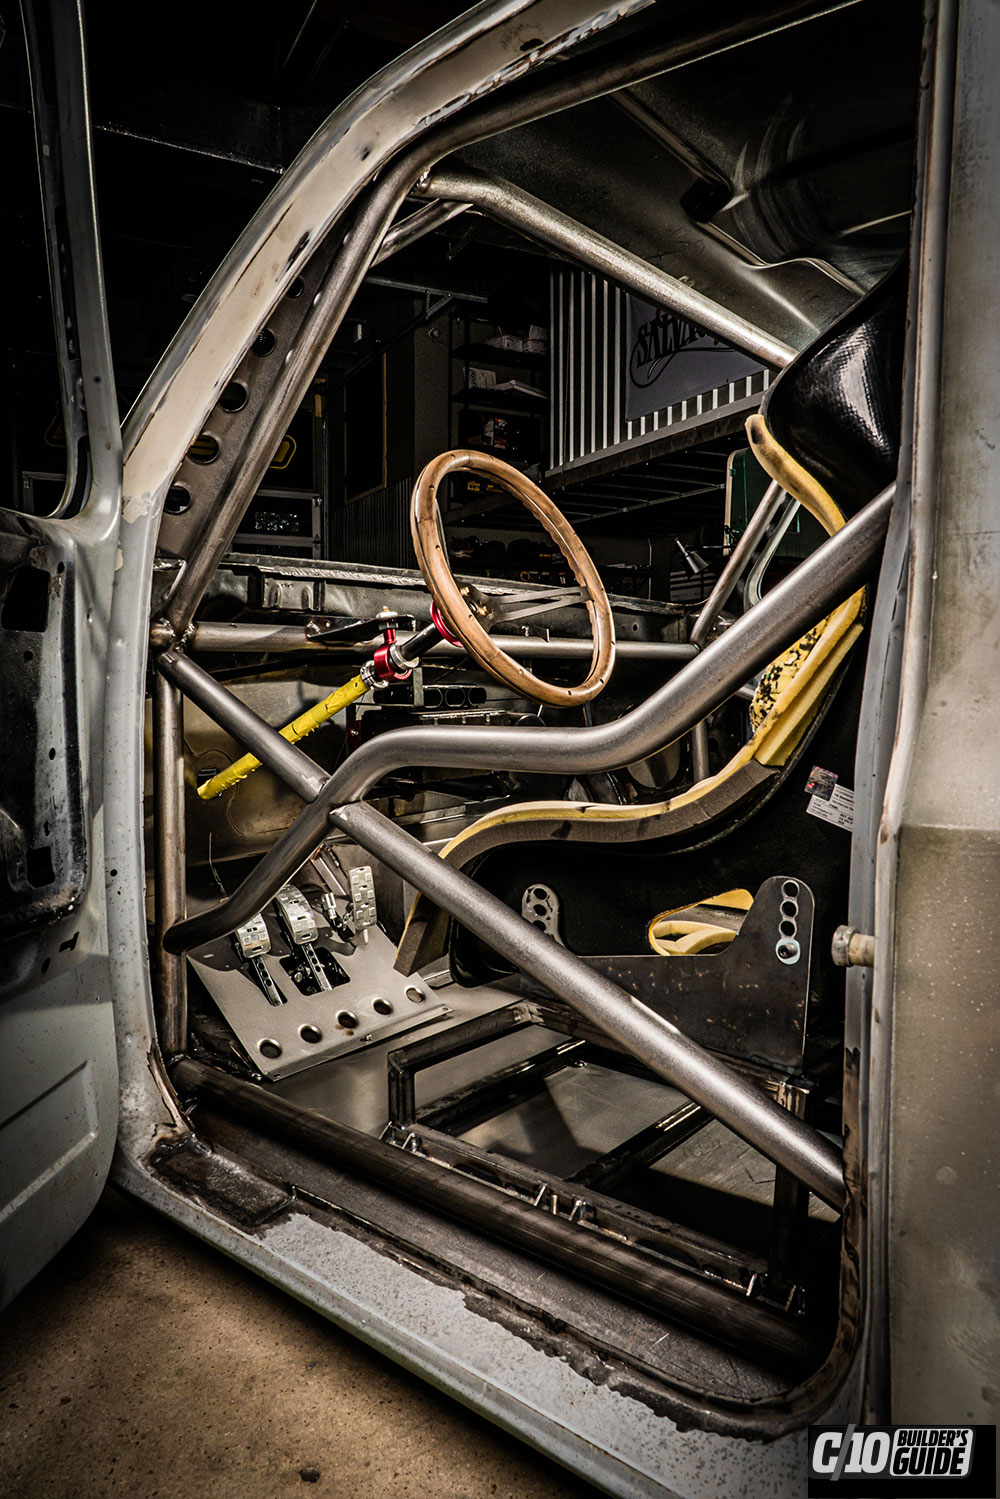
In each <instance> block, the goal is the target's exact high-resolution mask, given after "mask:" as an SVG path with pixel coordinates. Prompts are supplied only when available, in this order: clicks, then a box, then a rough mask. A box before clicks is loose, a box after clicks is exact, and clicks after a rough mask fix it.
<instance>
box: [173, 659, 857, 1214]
mask: <svg viewBox="0 0 1000 1499" xmlns="http://www.w3.org/2000/svg"><path fill="white" fill-rule="evenodd" d="M160 669H161V671H162V672H163V674H164V675H165V676H167V677H168V678H169V679H170V680H171V681H173V682H175V683H176V685H177V686H179V687H181V688H182V689H184V690H187V689H189V687H190V686H191V685H192V684H193V683H194V682H195V681H197V680H198V678H204V680H205V681H207V682H208V683H210V684H211V687H212V689H214V690H213V691H212V692H211V693H209V694H207V695H204V694H201V695H200V696H201V706H203V707H205V708H206V710H207V711H208V712H209V713H210V714H211V716H212V717H214V718H216V719H217V720H218V721H219V722H220V723H221V725H222V727H224V728H226V729H227V730H229V731H230V732H232V733H234V734H236V735H237V736H238V737H239V738H240V739H241V741H242V742H243V743H245V744H248V745H249V746H250V747H251V748H252V749H253V751H254V753H255V754H256V755H257V756H258V758H259V759H260V760H262V761H263V762H264V763H265V764H270V765H271V767H272V768H273V769H274V770H276V771H277V772H278V774H283V773H284V771H285V769H286V768H287V766H288V762H289V760H290V759H293V758H294V759H298V760H301V761H302V762H303V765H302V767H301V768H300V770H299V772H298V774H297V776H296V777H295V781H294V784H295V786H296V789H298V788H299V787H302V788H305V787H307V786H308V785H309V784H310V782H313V781H314V780H315V777H316V772H317V767H316V766H315V764H314V763H313V761H311V760H310V759H309V757H308V756H307V755H304V754H302V752H301V751H300V750H298V749H296V747H295V746H294V745H290V744H288V743H287V741H286V740H284V739H282V738H281V735H280V734H278V732H277V731H276V730H275V729H272V728H271V727H270V725H268V724H265V723H264V722H263V720H261V719H259V718H257V715H256V714H255V713H253V711H252V710H251V709H250V708H247V707H246V706H245V705H244V704H243V703H240V702H239V701H238V700H237V699H236V698H235V697H233V695H232V694H231V693H230V692H228V691H227V689H226V688H224V687H222V686H220V685H219V684H218V683H216V682H213V681H212V679H211V678H210V677H208V676H207V674H205V673H202V672H201V670H200V668H199V667H196V666H194V665H193V663H191V662H190V661H187V660H185V658H184V657H182V656H178V655H176V654H175V653H174V652H172V651H168V652H164V654H163V656H162V657H161V659H160ZM193 674H197V675H196V676H195V675H193ZM201 685H202V687H204V682H202V684H201ZM192 695H193V694H192ZM539 732H542V731H539ZM333 779H334V778H333V777H331V779H330V781H328V782H327V785H326V791H327V793H328V791H329V787H330V785H331V782H332V780H333ZM309 812H310V813H311V814H312V813H315V814H316V815H314V816H309V817H307V819H306V823H307V826H308V828H309V832H310V835H311V836H310V844H309V846H310V848H314V847H315V846H316V843H317V842H318V841H319V838H317V836H316V834H317V832H319V836H320V838H321V837H322V836H323V833H324V831H325V830H326V828H327V827H328V826H329V824H332V825H333V826H334V827H336V828H339V829H340V830H341V831H343V832H345V833H346V834H347V835H348V837H350V838H351V839H353V841H354V842H356V843H358V844H359V845H360V846H361V847H362V848H366V849H367V850H368V851H369V852H371V853H373V854H375V855H376V856H377V857H378V858H380V859H382V860H383V861H384V862H385V863H386V864H388V865H389V867H390V868H391V869H394V870H396V872H397V873H398V874H400V875H401V876H402V877H403V878H404V879H406V880H408V881H409V882H410V883H411V884H413V885H415V886H416V888H417V889H418V890H422V891H424V892H425V894H427V895H428V896H430V897H431V899H432V900H435V901H436V902H437V903H438V905H440V906H441V907H442V908H443V909H444V910H446V911H448V912H449V913H450V914H451V915H452V916H454V917H455V918H456V919H457V920H459V921H461V922H462V923H463V925H465V926H467V927H468V928H469V929H470V931H473V932H475V933H476V934H477V935H478V936H480V937H482V938H483V939H484V940H485V941H487V942H488V943H489V944H490V946H491V947H494V948H496V950H497V951H498V952H500V953H502V954H503V955H504V956H505V957H507V958H509V959H510V960H511V961H512V962H513V963H514V964H515V965H516V966H517V967H518V968H520V969H523V971H524V972H526V973H530V974H531V975H532V977H534V978H535V979H537V980H538V981H539V982H540V983H542V984H544V985H545V986H546V987H547V988H548V989H550V990H551V991H552V992H553V993H554V994H556V995H558V996H559V997H560V998H562V999H564V1000H566V1002H567V1003H568V1004H571V1005H572V1006H573V1008H574V1009H576V1010H578V1011H579V1013H580V1014H582V1015H584V1016H586V1018H587V1019H589V1020H591V1021H593V1023H594V1024H595V1025H597V1026H599V1027H600V1028H601V1030H603V1031H604V1032H605V1034H606V1035H608V1036H609V1037H610V1038H611V1039H612V1040H613V1041H615V1042H616V1043H617V1044H618V1045H620V1046H621V1047H623V1048H624V1050H626V1051H627V1052H629V1053H630V1054H631V1055H633V1056H636V1057H638V1058H639V1060H640V1061H642V1062H643V1063H644V1065H646V1066H648V1067H649V1068H651V1069H652V1070H653V1071H654V1072H656V1073H658V1074H659V1076H661V1077H663V1078H665V1079H666V1081H667V1082H669V1083H671V1084H672V1085H673V1086H675V1087H677V1088H680V1089H681V1091H682V1092H683V1093H685V1094H686V1095H687V1096H688V1097H689V1098H692V1099H694V1101H695V1102H696V1103H700V1104H702V1106H703V1107H704V1108H706V1109H708V1110H709V1111H710V1112H711V1113H712V1114H713V1115H714V1116H715V1117H716V1118H717V1119H719V1120H720V1121H721V1122H722V1123H723V1124H725V1125H727V1126H728V1127H729V1128H730V1129H732V1130H733V1131H734V1132H735V1133H736V1134H738V1135H739V1136H740V1137H741V1139H744V1140H746V1141H747V1142H748V1143H749V1144H751V1145H753V1146H754V1147H755V1148H756V1149H757V1150H759V1151H760V1152H761V1153H762V1154H763V1155H766V1156H767V1157H768V1159H769V1160H771V1161H773V1162H774V1163H775V1165H778V1166H784V1167H785V1168H786V1169H787V1170H788V1171H790V1172H791V1173H792V1174H793V1175H794V1176H795V1177H796V1179H797V1180H799V1181H802V1182H804V1183H805V1185H806V1186H808V1187H809V1188H810V1190H812V1191H814V1192H816V1193H817V1195H818V1196H820V1197H822V1199H823V1201H824V1202H828V1203H829V1204H830V1205H831V1206H832V1207H835V1208H841V1207H842V1206H843V1203H844V1178H843V1169H842V1166H841V1162H840V1155H839V1152H838V1151H837V1150H836V1149H835V1148H834V1146H832V1145H831V1144H830V1142H829V1141H828V1140H826V1139H825V1138H824V1137H823V1136H822V1135H821V1134H819V1132H818V1131H816V1130H814V1129H813V1128H812V1127H811V1126H810V1125H807V1124H805V1123H803V1121H802V1120H800V1119H797V1118H795V1117H794V1115H791V1114H789V1113H788V1112H787V1111H786V1110H785V1109H783V1108H781V1107H780V1105H778V1104H776V1103H774V1102H773V1101H772V1100H771V1099H770V1098H768V1097H767V1096H766V1095H765V1094H764V1093H762V1092H761V1091H760V1090H759V1089H758V1088H756V1087H755V1086H754V1084H753V1083H751V1082H749V1081H748V1080H747V1079H746V1078H744V1077H741V1076H740V1075H739V1074H737V1073H735V1072H733V1070H732V1069H731V1068H730V1067H728V1066H727V1065H726V1064H725V1062H722V1061H720V1059H719V1058H718V1057H715V1056H713V1055H712V1053H711V1052H708V1051H706V1050H705V1049H704V1048H703V1047H701V1046H699V1045H698V1044H697V1043H696V1042H694V1041H692V1040H690V1039H689V1038H688V1037H687V1036H685V1035H684V1034H683V1032H681V1031H679V1030H678V1029H677V1027H676V1026H674V1025H672V1024H670V1022H669V1021H666V1020H663V1019H662V1018H661V1017H660V1016H659V1015H656V1014H655V1013H654V1012H653V1011H652V1010H650V1009H649V1008H648V1007H647V1006H646V1005H644V1004H642V1003H640V1001H639V1000H637V999H635V998H634V997H633V996H632V995H630V994H627V993H626V992H625V990H624V989H620V988H619V987H618V985H617V984H613V983H612V982H611V981H610V979H607V978H605V977H604V976H603V975H602V974H599V973H596V972H595V971H594V970H593V969H592V968H590V967H589V966H588V965H587V963H585V962H584V961H583V959H582V958H578V957H577V956H576V954H575V953H571V952H569V951H568V950H567V949H566V948H564V947H562V946H561V945H560V944H559V943H557V942H555V941H554V940H553V939H552V938H551V937H548V936H546V935H545V934H544V933H543V932H540V931H538V929H537V928H536V927H534V926H532V925H531V923H530V922H529V921H526V920H525V919H524V917H522V916H520V915H518V914H517V913H516V912H514V911H512V910H511V909H510V907H509V906H506V905H505V904H504V902H503V901H502V900H500V899H499V898H498V897H497V896H495V895H492V894H490V893H489V892H488V891H486V890H484V889H483V888H482V887H481V886H479V885H477V884H476V883H475V881H474V880H472V879H470V878H469V876H468V875H466V874H463V873H462V871H461V870H457V869H454V868H452V867H451V865H449V864H446V863H445V862H444V860H442V859H440V858H439V857H438V856H437V854H435V853H432V852H430V851H429V850H427V849H425V848H424V847H423V845H422V844H420V843H418V842H417V840H416V839H415V838H413V837H412V835H411V834H409V833H406V832H404V831H403V830H402V829H400V828H397V827H396V826H395V825H394V824H393V823H392V822H390V821H389V819H388V818H385V817H383V816H382V815H381V814H380V813H378V812H376V811H375V809H374V808H372V807H368V806H364V805H361V804H356V805H353V806H340V807H336V808H331V807H330V805H329V802H328V800H327V797H326V796H322V797H321V796H318V795H315V796H314V798H313V800H312V802H311V806H310V808H309ZM298 821H299V822H301V821H302V819H301V818H300V819H299V820H298ZM297 826H298V822H297V823H296V824H294V825H293V827H297ZM291 832H292V829H289V833H291ZM285 837H286V839H287V838H288V834H286V835H285ZM257 909H258V910H259V909H260V907H258V908H257ZM190 926H191V923H190V922H184V923H181V924H180V925H179V926H177V927H175V928H174V929H173V931H172V932H170V933H168V934H167V941H166V944H165V945H166V946H167V947H168V950H171V951H183V950H184V946H185V945H186V944H184V943H183V942H178V941H177V940H175V939H180V938H181V936H182V934H183V932H184V930H185V928H188V929H190Z"/></svg>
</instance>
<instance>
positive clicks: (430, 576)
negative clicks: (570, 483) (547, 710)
mask: <svg viewBox="0 0 1000 1499" xmlns="http://www.w3.org/2000/svg"><path fill="white" fill-rule="evenodd" d="M456 469H464V470H467V471H470V472H472V473H477V474H485V475H487V476H488V477H489V478H490V479H492V480H493V481H494V483H496V484H499V485H500V486H501V487H502V488H503V489H506V490H508V491H509V492H510V493H511V494H512V495H515V496H516V497H517V498H518V499H519V500H520V501H521V503H522V504H523V505H525V506H526V507H527V509H528V510H530V511H531V514H532V515H533V516H535V518H536V519H537V520H538V521H539V522H540V523H541V524H542V526H544V528H545V530H546V531H547V532H548V534H549V535H550V536H551V538H552V540H553V541H554V542H555V544H556V546H557V547H558V548H559V550H560V551H561V552H562V554H563V556H564V557H565V558H566V561H567V562H568V563H569V565H570V569H571V570H572V573H573V576H574V578H575V579H576V581H577V583H578V585H579V587H577V588H572V587H564V588H544V589H535V590H531V591H522V592H520V593H511V594H507V595H502V594H501V595H497V594H488V593H484V592H483V591H482V590H481V589H479V588H476V587H475V585H474V584H470V583H463V584H461V585H460V584H458V583H457V582H456V581H455V577H454V574H453V573H452V570H451V564H450V563H449V561H448V551H447V548H446V546H445V543H444V535H443V531H442V528H441V519H440V515H439V512H438V505H437V492H438V488H439V486H440V484H441V482H442V481H443V480H444V478H445V477H446V475H448V474H450V473H454V472H455V470H456ZM410 534H411V535H412V537H413V546H414V550H415V551H416V554H417V561H418V563H419V564H420V571H421V572H422V573H423V575H424V578H425V580H426V582H427V587H428V588H429V589H430V591H431V594H432V596H433V598H434V601H435V603H436V604H437V606H438V609H439V610H440V611H441V615H442V616H443V618H444V622H445V624H446V625H447V626H448V628H449V630H451V631H452V632H453V634H454V635H455V637H456V638H457V640H458V641H460V642H461V644H462V645H464V646H465V647H466V649H467V650H468V651H469V653H470V654H471V655H472V656H474V657H475V659H476V660H477V661H478V662H479V664H480V665H481V666H483V667H485V669H486V670H487V671H488V672H489V673H490V674H491V675H492V676H494V677H496V678H497V680H498V681H500V682H505V683H506V684H507V686H508V687H513V688H514V689H515V691H517V692H519V693H520V694H521V695H522V696H524V697H530V698H534V699H536V701H538V702H542V703H550V704H551V705H552V706H553V707H556V708H573V707H579V706H580V704H582V703H589V702H590V700H591V698H594V697H596V696H597V694H598V693H599V692H600V691H601V689H602V688H603V687H604V686H605V685H606V684H607V681H608V678H609V677H610V675H611V672H612V669H613V667H614V664H615V626H614V620H613V618H612V615H611V605H610V604H609V603H608V596H607V594H606V593H605V591H604V584H603V583H602V582H601V579H600V576H599V575H598V572H597V568H596V567H595V566H594V564H593V562H592V561H591V558H590V555H589V553H588V552H587V550H586V548H585V547H584V545H583V542H582V541H581V540H580V538H579V537H578V536H577V534H576V532H575V531H574V530H573V528H572V526H571V525H570V524H569V522H568V521H567V519H566V517H565V516H564V515H563V514H562V512H561V511H559V510H557V509H556V507H555V505H554V504H553V503H552V501H551V500H550V499H549V497H548V495H546V494H543V492H542V491H541V490H540V489H539V488H538V486H537V485H536V484H532V482H531V480H530V479H527V478H525V476H524V474H521V473H519V472H518V471H517V469H516V468H511V466H510V464H509V463H504V462H502V460H501V459H499V458H494V457H493V456H492V454H490V453H481V452H473V451H470V450H469V449H466V448H455V449H452V450H451V451H449V452H447V453H442V454H441V455H440V456H439V457H437V458H433V459H431V461H430V463H428V464H427V466H426V467H425V468H424V470H423V472H422V473H421V474H420V476H419V478H418V479H417V482H416V484H415V485H414V489H413V503H412V506H411V509H410ZM577 602H583V603H584V604H586V607H587V613H588V614H589V616H590V627H591V633H592V636H593V651H592V654H591V658H590V669H589V671H588V673H587V676H586V678H585V680H584V681H583V682H581V683H580V685H579V686H578V687H557V686H555V685H554V684H553V683H552V682H543V681H542V680H541V679H540V678H539V677H536V676H535V675H534V674H533V673H532V672H530V671H528V670H527V668H526V667H524V666H522V665H521V664H520V663H519V662H517V661H514V660H513V659H512V658H511V657H510V656H508V655H506V654H505V653H504V652H503V651H502V650H501V649H500V647H499V646H498V645H497V644H496V643H495V641H493V640H491V639H490V637H489V635H488V633H487V631H488V630H489V628H490V626H492V625H495V624H502V623H504V622H505V621H507V620H512V619H523V618H524V617H525V615H528V614H540V613H542V612H544V611H545V610H551V609H558V608H560V607H563V606H565V605H567V604H574V603H577Z"/></svg>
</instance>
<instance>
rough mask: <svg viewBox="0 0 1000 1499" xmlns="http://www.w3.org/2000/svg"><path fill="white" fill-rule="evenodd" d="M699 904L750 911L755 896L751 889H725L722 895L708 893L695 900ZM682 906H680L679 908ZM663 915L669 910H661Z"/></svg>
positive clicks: (668, 913) (730, 909)
mask: <svg viewBox="0 0 1000 1499" xmlns="http://www.w3.org/2000/svg"><path fill="white" fill-rule="evenodd" d="M695 904H696V905H699V906H725V908H726V910H727V911H743V912H744V913H745V912H747V911H749V909H750V907H751V906H752V905H753V896H752V895H751V894H750V891H749V890H723V892H722V894H721V895H708V896H706V897H705V899H704V900H699V901H696V902H695ZM680 909H681V908H680V907H678V910H680ZM660 914H661V916H669V915H670V914H671V913H670V912H669V911H661V913H660Z"/></svg>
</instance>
